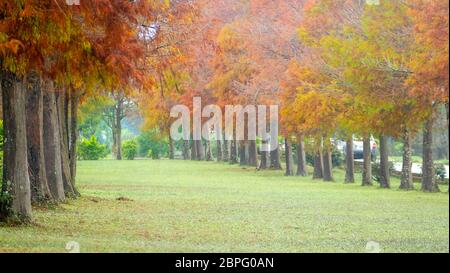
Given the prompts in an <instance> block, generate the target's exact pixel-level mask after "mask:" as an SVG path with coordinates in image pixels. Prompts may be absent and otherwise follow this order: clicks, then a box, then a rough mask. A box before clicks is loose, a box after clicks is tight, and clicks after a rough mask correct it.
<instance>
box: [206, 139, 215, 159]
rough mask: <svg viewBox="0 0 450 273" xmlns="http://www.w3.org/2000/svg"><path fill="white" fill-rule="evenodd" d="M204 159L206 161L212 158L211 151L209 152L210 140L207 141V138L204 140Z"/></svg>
mask: <svg viewBox="0 0 450 273" xmlns="http://www.w3.org/2000/svg"><path fill="white" fill-rule="evenodd" d="M205 160H206V161H212V160H213V156H212V152H211V141H209V140H207V141H206V142H205Z"/></svg>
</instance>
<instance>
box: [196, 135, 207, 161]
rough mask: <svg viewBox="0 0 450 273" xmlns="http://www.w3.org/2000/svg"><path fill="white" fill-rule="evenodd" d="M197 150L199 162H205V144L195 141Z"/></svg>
mask: <svg viewBox="0 0 450 273" xmlns="http://www.w3.org/2000/svg"><path fill="white" fill-rule="evenodd" d="M194 144H195V149H196V153H197V160H199V161H202V160H205V149H204V148H203V143H202V141H201V140H194Z"/></svg>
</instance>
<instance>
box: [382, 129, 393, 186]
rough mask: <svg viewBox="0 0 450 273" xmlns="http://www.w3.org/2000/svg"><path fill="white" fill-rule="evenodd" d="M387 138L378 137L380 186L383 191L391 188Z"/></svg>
mask: <svg viewBox="0 0 450 273" xmlns="http://www.w3.org/2000/svg"><path fill="white" fill-rule="evenodd" d="M389 169H390V168H389V150H388V137H387V136H384V135H382V136H380V186H381V187H382V188H385V189H389V188H390V187H391V179H390V170H389Z"/></svg>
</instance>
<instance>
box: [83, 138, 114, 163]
mask: <svg viewBox="0 0 450 273" xmlns="http://www.w3.org/2000/svg"><path fill="white" fill-rule="evenodd" d="M107 154H108V149H107V148H106V145H103V144H101V143H100V142H98V140H97V138H96V137H95V136H91V138H90V139H89V140H88V139H85V138H84V139H83V140H81V142H80V143H79V144H78V157H79V159H81V160H99V159H101V158H105V157H106V155H107Z"/></svg>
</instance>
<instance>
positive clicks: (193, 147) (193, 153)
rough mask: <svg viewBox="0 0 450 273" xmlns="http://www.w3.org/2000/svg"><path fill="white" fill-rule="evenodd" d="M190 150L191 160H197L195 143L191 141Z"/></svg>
mask: <svg viewBox="0 0 450 273" xmlns="http://www.w3.org/2000/svg"><path fill="white" fill-rule="evenodd" d="M189 142H191V141H189ZM191 143H192V144H191V145H192V148H191V160H198V154H197V141H195V140H193V141H192V142H191Z"/></svg>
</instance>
